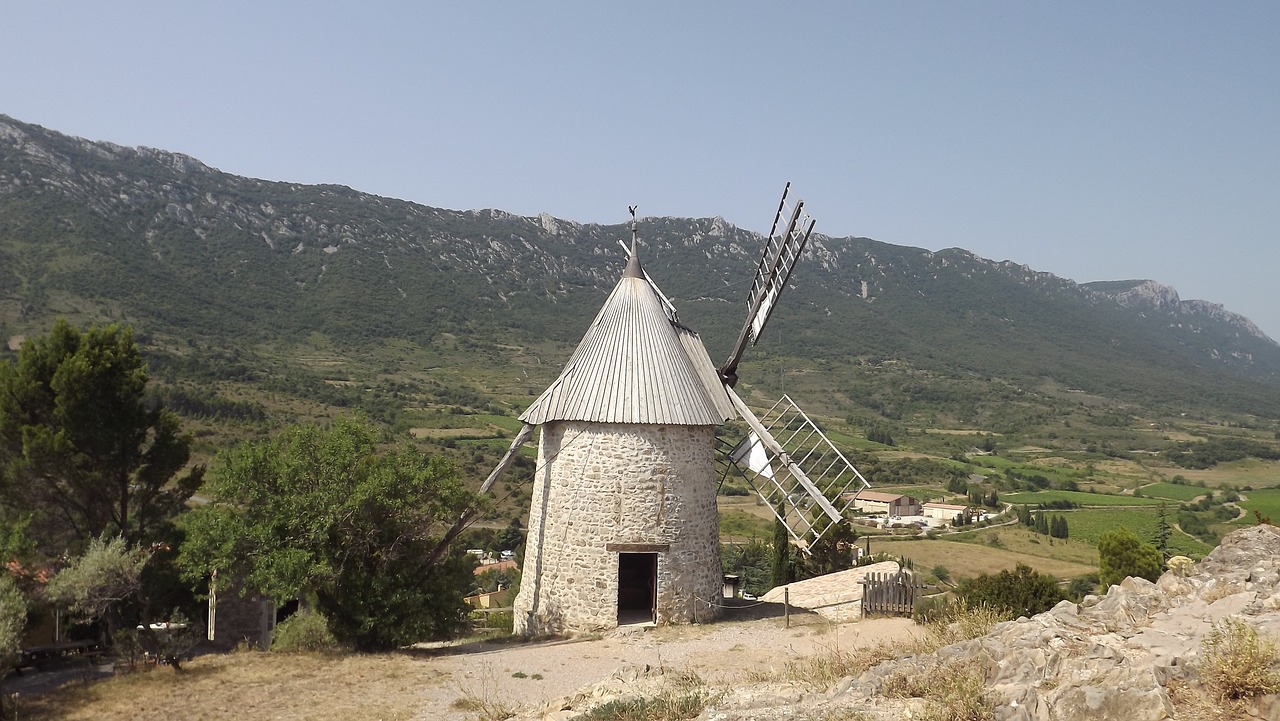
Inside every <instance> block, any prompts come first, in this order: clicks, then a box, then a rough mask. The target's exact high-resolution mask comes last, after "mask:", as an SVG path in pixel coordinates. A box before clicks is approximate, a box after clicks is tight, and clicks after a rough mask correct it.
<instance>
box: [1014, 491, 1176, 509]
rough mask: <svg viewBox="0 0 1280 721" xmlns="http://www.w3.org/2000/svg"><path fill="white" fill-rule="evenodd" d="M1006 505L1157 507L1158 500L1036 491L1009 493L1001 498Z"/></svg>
mask: <svg viewBox="0 0 1280 721" xmlns="http://www.w3.org/2000/svg"><path fill="white" fill-rule="evenodd" d="M1000 500H1002V501H1004V502H1006V503H1017V504H1022V503H1026V504H1029V505H1034V504H1037V503H1051V502H1053V501H1071V502H1072V503H1078V504H1080V505H1081V506H1158V505H1160V501H1159V499H1155V498H1134V497H1133V496H1112V495H1108V494H1105V493H1085V492H1084V491H1036V492H1034V493H1010V494H1007V495H1005V496H1002V497H1001V499H1000Z"/></svg>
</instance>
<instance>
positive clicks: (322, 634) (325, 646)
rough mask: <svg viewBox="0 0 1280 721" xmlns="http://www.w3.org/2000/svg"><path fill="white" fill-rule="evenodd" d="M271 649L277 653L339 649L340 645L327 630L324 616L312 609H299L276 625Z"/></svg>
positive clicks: (340, 648)
mask: <svg viewBox="0 0 1280 721" xmlns="http://www.w3.org/2000/svg"><path fill="white" fill-rule="evenodd" d="M271 650H272V651H274V652H278V653H305V652H315V651H322V652H324V651H340V650H342V646H341V645H340V644H339V643H338V639H336V638H334V636H333V633H332V632H331V631H330V630H329V622H328V621H326V620H325V618H324V616H321V615H320V614H318V613H315V612H312V611H299V612H298V613H295V614H293V615H292V616H290V617H288V618H286V619H285V620H283V621H281V622H280V624H279V625H278V626H276V632H275V635H274V636H273V637H272V639H271Z"/></svg>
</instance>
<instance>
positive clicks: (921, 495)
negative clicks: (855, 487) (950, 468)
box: [872, 486, 955, 501]
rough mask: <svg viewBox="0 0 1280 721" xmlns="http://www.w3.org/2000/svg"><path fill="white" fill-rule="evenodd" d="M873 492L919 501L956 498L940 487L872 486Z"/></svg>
mask: <svg viewBox="0 0 1280 721" xmlns="http://www.w3.org/2000/svg"><path fill="white" fill-rule="evenodd" d="M872 490H874V491H878V492H880V493H901V494H902V495H904V496H911V497H912V498H914V499H916V500H918V501H935V500H937V499H939V498H947V497H949V496H954V495H955V494H954V493H949V492H948V491H947V490H946V489H944V488H939V487H938V486H888V487H885V488H880V487H878V486H872Z"/></svg>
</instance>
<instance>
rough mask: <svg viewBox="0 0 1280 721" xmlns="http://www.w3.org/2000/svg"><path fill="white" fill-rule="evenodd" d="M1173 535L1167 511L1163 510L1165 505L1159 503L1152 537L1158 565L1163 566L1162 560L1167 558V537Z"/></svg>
mask: <svg viewBox="0 0 1280 721" xmlns="http://www.w3.org/2000/svg"><path fill="white" fill-rule="evenodd" d="M1172 533H1173V529H1172V528H1171V527H1170V526H1169V511H1168V509H1167V508H1165V504H1164V503H1161V504H1160V508H1159V509H1157V510H1156V530H1155V533H1154V535H1153V537H1152V539H1151V540H1152V542H1153V543H1154V545H1155V547H1156V550H1157V551H1159V552H1160V559H1161V560H1160V565H1161V566H1163V565H1164V560H1165V559H1167V558H1169V556H1170V553H1169V536H1170V534H1172Z"/></svg>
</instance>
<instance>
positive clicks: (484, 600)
mask: <svg viewBox="0 0 1280 721" xmlns="http://www.w3.org/2000/svg"><path fill="white" fill-rule="evenodd" d="M511 599H512V593H511V589H510V588H502V589H499V590H497V591H490V592H488V593H477V594H476V595H474V596H467V597H466V598H464V599H462V600H463V601H466V602H467V603H468V604H469V605H470V606H471V607H472V608H509V607H510V606H511Z"/></svg>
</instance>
